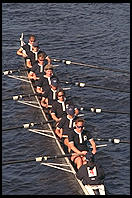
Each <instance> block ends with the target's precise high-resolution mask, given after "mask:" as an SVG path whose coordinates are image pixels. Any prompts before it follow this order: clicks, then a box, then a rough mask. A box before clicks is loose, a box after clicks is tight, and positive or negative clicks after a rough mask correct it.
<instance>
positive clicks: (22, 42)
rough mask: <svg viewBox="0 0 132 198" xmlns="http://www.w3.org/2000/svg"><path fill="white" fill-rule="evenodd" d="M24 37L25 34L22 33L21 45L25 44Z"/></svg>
mask: <svg viewBox="0 0 132 198" xmlns="http://www.w3.org/2000/svg"><path fill="white" fill-rule="evenodd" d="M23 38H24V34H23V33H22V34H21V36H20V43H21V47H22V46H23V45H25V43H24V41H23Z"/></svg>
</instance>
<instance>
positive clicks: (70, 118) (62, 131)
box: [55, 104, 77, 148]
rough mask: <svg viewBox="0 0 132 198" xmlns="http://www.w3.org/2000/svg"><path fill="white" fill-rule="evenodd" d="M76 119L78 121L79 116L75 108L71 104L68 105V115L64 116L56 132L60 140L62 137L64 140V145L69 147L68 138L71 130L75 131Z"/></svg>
mask: <svg viewBox="0 0 132 198" xmlns="http://www.w3.org/2000/svg"><path fill="white" fill-rule="evenodd" d="M76 119H77V116H76V115H75V107H74V106H73V105H71V104H67V105H66V114H64V115H63V117H62V119H61V120H60V122H59V123H58V125H57V127H56V130H55V133H56V134H57V135H58V137H59V138H60V139H61V138H62V137H63V138H64V144H65V145H67V146H68V144H69V141H68V136H69V133H70V132H71V130H73V127H74V125H75V120H76ZM68 148H69V146H68Z"/></svg>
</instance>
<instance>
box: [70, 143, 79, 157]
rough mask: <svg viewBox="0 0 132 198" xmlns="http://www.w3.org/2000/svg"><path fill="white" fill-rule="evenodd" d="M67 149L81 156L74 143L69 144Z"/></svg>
mask: <svg viewBox="0 0 132 198" xmlns="http://www.w3.org/2000/svg"><path fill="white" fill-rule="evenodd" d="M69 147H70V149H71V150H72V151H74V152H75V153H77V154H82V152H81V151H79V150H78V149H77V148H76V147H75V146H74V143H73V142H69Z"/></svg>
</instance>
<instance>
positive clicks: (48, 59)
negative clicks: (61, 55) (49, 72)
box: [45, 56, 51, 64]
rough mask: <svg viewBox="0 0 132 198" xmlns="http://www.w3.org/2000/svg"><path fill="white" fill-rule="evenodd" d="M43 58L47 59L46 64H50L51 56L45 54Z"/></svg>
mask: <svg viewBox="0 0 132 198" xmlns="http://www.w3.org/2000/svg"><path fill="white" fill-rule="evenodd" d="M45 59H46V60H47V61H48V64H51V58H50V57H49V56H46V58H45Z"/></svg>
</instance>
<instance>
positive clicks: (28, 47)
mask: <svg viewBox="0 0 132 198" xmlns="http://www.w3.org/2000/svg"><path fill="white" fill-rule="evenodd" d="M35 41H36V37H35V36H34V35H30V36H29V41H28V44H25V45H24V46H22V47H20V48H19V49H18V50H17V55H19V56H22V57H23V58H27V56H28V55H29V52H30V51H32V45H33V43H34V42H35Z"/></svg>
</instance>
